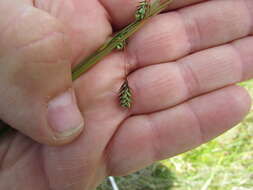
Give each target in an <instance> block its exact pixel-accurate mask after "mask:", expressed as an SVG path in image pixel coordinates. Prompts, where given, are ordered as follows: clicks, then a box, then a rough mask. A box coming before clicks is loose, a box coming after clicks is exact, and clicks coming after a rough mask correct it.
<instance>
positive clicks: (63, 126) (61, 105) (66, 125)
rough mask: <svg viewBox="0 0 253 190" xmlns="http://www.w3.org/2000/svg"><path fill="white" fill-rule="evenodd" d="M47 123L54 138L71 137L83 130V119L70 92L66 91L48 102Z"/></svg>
mask: <svg viewBox="0 0 253 190" xmlns="http://www.w3.org/2000/svg"><path fill="white" fill-rule="evenodd" d="M48 123H49V125H50V127H51V128H52V130H53V132H54V133H55V135H56V138H62V137H63V138H64V137H69V136H73V135H75V134H76V133H78V132H80V130H81V129H82V128H83V125H84V123H83V117H82V115H81V113H80V111H79V109H78V107H77V104H76V100H75V96H74V93H73V91H72V90H68V91H67V92H65V93H63V94H61V95H59V96H58V97H56V98H54V99H53V100H51V101H50V102H49V104H48Z"/></svg>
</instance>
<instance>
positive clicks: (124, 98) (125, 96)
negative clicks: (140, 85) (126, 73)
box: [119, 80, 132, 109]
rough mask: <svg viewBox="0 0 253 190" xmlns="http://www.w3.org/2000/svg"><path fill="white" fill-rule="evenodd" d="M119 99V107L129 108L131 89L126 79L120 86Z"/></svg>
mask: <svg viewBox="0 0 253 190" xmlns="http://www.w3.org/2000/svg"><path fill="white" fill-rule="evenodd" d="M119 101H120V106H121V107H123V108H128V109H129V108H131V105H132V94H131V89H130V87H129V85H128V81H127V80H126V81H125V82H124V83H123V84H122V86H121V87H120V92H119Z"/></svg>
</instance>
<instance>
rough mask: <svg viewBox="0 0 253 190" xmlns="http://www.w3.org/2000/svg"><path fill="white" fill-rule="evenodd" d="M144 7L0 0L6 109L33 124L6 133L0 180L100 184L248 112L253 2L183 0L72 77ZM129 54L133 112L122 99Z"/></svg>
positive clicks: (9, 185)
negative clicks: (246, 82) (74, 77)
mask: <svg viewBox="0 0 253 190" xmlns="http://www.w3.org/2000/svg"><path fill="white" fill-rule="evenodd" d="M63 2H64V3H63ZM138 5H139V2H138V1H125V0H118V1H114V0H100V1H88V0H87V1H83V0H70V1H56V0H35V1H29V0H22V1H20V0H12V1H2V2H1V3H0V10H1V12H2V13H3V15H4V16H3V17H2V19H1V21H0V31H1V34H0V47H1V48H0V49H1V51H0V52H1V60H0V62H1V64H0V67H1V68H0V72H1V80H0V83H1V84H0V86H1V88H0V93H1V99H0V108H1V111H0V118H1V119H2V120H4V121H5V122H7V123H8V124H10V125H11V126H13V127H14V128H16V129H18V131H20V132H22V133H19V132H15V133H9V134H8V136H5V137H4V138H2V139H1V148H0V158H1V170H0V174H1V177H0V189H14V188H15V187H17V186H18V187H19V189H21V190H22V189H24V190H27V189H28V190H29V189H34V187H36V188H37V189H40V190H47V189H54V190H58V189H64V190H73V189H74V190H79V189H80V190H81V189H87V190H90V189H92V188H94V187H95V186H96V185H97V184H99V183H100V182H101V180H102V179H103V178H104V177H106V176H107V175H123V174H127V173H129V172H132V171H135V170H138V169H140V168H142V167H144V166H146V165H148V164H151V163H152V162H154V161H156V160H160V159H164V158H167V157H171V156H174V155H176V154H179V153H181V152H184V151H187V150H190V149H192V148H194V147H196V146H198V145H200V144H202V143H204V142H206V141H208V140H210V139H212V138H214V137H216V136H217V135H219V134H221V133H222V132H224V131H226V130H227V129H229V128H231V127H232V126H234V125H235V124H236V123H238V122H239V121H240V120H241V119H242V118H243V117H244V116H245V114H246V113H247V111H248V109H249V107H250V98H249V97H248V95H247V93H246V92H245V90H244V89H242V88H240V87H237V86H235V83H237V82H240V81H243V80H247V79H250V78H252V76H253V65H252V61H253V54H252V49H253V48H252V46H253V39H252V15H253V14H252V10H253V9H252V7H253V2H252V1H251V0H246V1H245V0H244V1H243V0H219V1H205V0H191V1H185V0H177V1H175V2H174V3H172V4H171V6H170V8H169V10H172V11H171V12H166V11H165V12H164V13H163V14H160V15H158V16H155V17H154V18H152V19H150V20H149V21H148V22H147V23H146V25H144V26H143V27H142V28H141V29H140V31H138V32H137V33H136V34H135V35H133V36H131V37H130V38H129V39H128V44H127V48H126V51H113V52H112V53H111V54H109V55H108V56H106V57H105V58H104V59H102V60H101V61H100V62H99V63H98V64H96V65H94V67H92V68H90V69H89V70H88V71H87V72H86V73H85V74H84V75H82V76H80V77H79V78H78V79H77V80H75V81H74V82H72V80H71V68H74V67H75V66H76V65H77V64H78V63H79V62H80V61H81V60H84V59H85V58H87V57H88V56H89V55H91V54H92V53H94V52H95V51H96V50H97V49H98V48H101V46H102V45H103V44H104V42H105V41H107V40H108V39H109V37H110V36H112V34H113V33H115V32H117V31H120V29H123V28H124V27H125V26H127V25H128V24H130V23H132V22H133V21H135V11H136V6H138ZM235 10H236V11H235ZM126 64H127V68H128V70H127V75H128V77H127V78H128V82H129V86H130V87H131V90H132V96H133V100H134V103H133V106H132V108H131V109H129V110H126V109H122V108H121V107H120V106H119V103H118V92H119V89H120V86H121V85H122V84H123V82H124V80H125V68H126ZM66 92H68V93H66ZM74 97H76V98H74ZM70 105H71V106H70ZM69 106H70V107H69ZM79 110H80V111H79ZM69 126H75V127H73V128H71V127H69ZM69 130H70V131H69ZM81 131H82V133H81ZM80 133H81V134H80ZM22 134H26V135H27V136H30V137H32V138H33V139H34V140H31V139H30V138H28V137H26V136H24V135H22ZM79 134H80V136H79V137H77V136H78V135H79ZM75 137H77V139H76V140H75V141H73V142H72V143H70V144H68V145H63V146H60V147H55V146H48V145H42V144H40V143H43V144H50V145H59V144H64V143H67V142H70V141H71V140H73V138H75ZM38 142H40V143H38Z"/></svg>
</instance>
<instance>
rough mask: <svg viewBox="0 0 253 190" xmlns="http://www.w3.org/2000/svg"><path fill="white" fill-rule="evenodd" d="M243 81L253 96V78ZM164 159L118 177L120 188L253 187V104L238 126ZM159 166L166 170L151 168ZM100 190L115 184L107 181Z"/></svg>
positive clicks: (230, 189) (221, 189)
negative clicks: (195, 146)
mask: <svg viewBox="0 0 253 190" xmlns="http://www.w3.org/2000/svg"><path fill="white" fill-rule="evenodd" d="M240 85H241V86H243V87H245V88H246V89H247V90H248V91H249V93H250V95H251V97H252V99H253V80H250V81H247V82H244V83H241V84H240ZM160 163H161V164H162V165H161V164H160V165H158V166H157V164H154V165H153V166H150V167H148V168H145V169H144V170H141V171H140V172H137V173H134V174H132V175H129V176H126V177H118V178H116V181H117V183H118V185H119V187H120V190H128V189H129V190H130V189H131V190H253V108H251V111H250V113H249V114H248V116H247V117H246V118H245V119H244V120H243V121H242V122H241V123H240V124H239V125H238V126H236V127H234V128H233V129H231V130H229V131H228V132H226V133H224V134H223V135H221V136H219V137H218V138H216V139H214V140H212V141H210V142H209V143H206V144H204V145H202V146H200V147H198V148H196V149H194V150H192V151H189V152H186V153H184V154H181V155H178V156H176V157H173V158H170V159H167V160H163V161H161V162H160ZM156 167H158V170H159V171H163V172H165V173H164V174H163V175H161V173H160V174H159V175H156V172H153V173H152V172H150V171H155V170H156V169H154V168H156ZM161 168H162V169H161ZM147 171H149V172H147ZM158 173H159V172H158ZM147 174H148V175H147ZM161 176H163V177H161ZM166 178H167V179H166ZM163 183H164V184H169V185H168V186H166V185H164V186H162V184H163ZM136 184H138V185H136ZM98 190H111V187H110V185H109V184H108V182H107V181H105V182H104V183H103V184H102V185H101V186H100V187H99V188H98Z"/></svg>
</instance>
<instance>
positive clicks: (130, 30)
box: [72, 0, 173, 81]
mask: <svg viewBox="0 0 253 190" xmlns="http://www.w3.org/2000/svg"><path fill="white" fill-rule="evenodd" d="M172 1H173V0H164V2H162V3H161V2H160V0H156V1H155V2H154V3H152V5H151V11H150V13H149V14H148V15H147V16H146V17H145V18H144V19H143V20H139V21H134V22H133V23H131V24H129V25H128V26H126V27H125V28H124V29H122V30H121V31H120V32H118V33H117V34H116V35H115V36H114V37H113V38H112V39H111V40H110V41H109V42H106V43H105V44H104V45H102V46H101V47H100V48H99V49H98V50H97V51H96V52H95V53H93V54H92V55H90V56H89V57H88V58H86V59H85V60H84V61H82V62H81V63H79V64H78V65H77V66H76V67H75V68H74V69H73V70H72V80H73V81H74V80H76V79H77V78H78V77H80V76H81V75H82V74H83V73H85V72H87V71H88V70H89V69H90V68H91V67H92V66H93V65H95V64H96V63H98V62H99V61H101V60H102V59H103V58H104V57H105V56H107V55H108V54H109V53H111V52H112V51H113V50H114V49H115V48H116V46H117V45H118V44H119V43H122V42H123V41H125V40H126V39H128V38H129V37H130V36H131V35H133V34H134V33H135V32H136V31H138V30H139V29H140V28H141V27H142V26H143V25H144V24H145V23H146V21H147V20H148V19H149V18H150V17H153V16H155V15H157V14H159V13H160V12H161V11H163V10H164V9H165V8H166V7H167V6H168V5H169V4H170V3H171V2H172Z"/></svg>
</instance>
